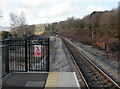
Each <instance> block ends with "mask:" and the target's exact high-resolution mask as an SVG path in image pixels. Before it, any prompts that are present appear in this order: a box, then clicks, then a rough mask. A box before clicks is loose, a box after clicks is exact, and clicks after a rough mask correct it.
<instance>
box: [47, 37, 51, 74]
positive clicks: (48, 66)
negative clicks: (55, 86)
mask: <svg viewBox="0 0 120 89" xmlns="http://www.w3.org/2000/svg"><path fill="white" fill-rule="evenodd" d="M49 43H50V42H49V38H48V54H47V55H48V58H47V64H48V65H47V68H48V69H47V71H48V72H49V69H50V63H49V62H50V61H49V59H50V55H49V49H50V48H49Z"/></svg>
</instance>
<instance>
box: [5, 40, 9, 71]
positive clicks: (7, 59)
mask: <svg viewBox="0 0 120 89" xmlns="http://www.w3.org/2000/svg"><path fill="white" fill-rule="evenodd" d="M5 69H6V70H5V72H8V71H9V40H6V41H5Z"/></svg>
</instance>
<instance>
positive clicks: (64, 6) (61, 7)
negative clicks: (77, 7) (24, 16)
mask: <svg viewBox="0 0 120 89" xmlns="http://www.w3.org/2000/svg"><path fill="white" fill-rule="evenodd" d="M73 8H74V6H73V5H71V4H70V3H60V4H57V5H55V6H51V7H50V8H49V9H46V10H45V9H44V10H41V11H40V12H39V14H38V16H39V17H55V16H62V15H65V14H69V13H70V12H71V11H72V10H73Z"/></svg>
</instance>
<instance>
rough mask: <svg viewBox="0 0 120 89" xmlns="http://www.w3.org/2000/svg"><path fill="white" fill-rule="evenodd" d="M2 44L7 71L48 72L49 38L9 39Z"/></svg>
mask: <svg viewBox="0 0 120 89" xmlns="http://www.w3.org/2000/svg"><path fill="white" fill-rule="evenodd" d="M3 44H4V45H3V50H4V51H3V52H4V53H3V54H4V55H3V58H4V59H3V60H5V68H6V70H7V71H49V38H40V37H38V38H30V37H27V38H25V39H24V38H11V39H9V40H5V41H3ZM8 65H9V66H8Z"/></svg>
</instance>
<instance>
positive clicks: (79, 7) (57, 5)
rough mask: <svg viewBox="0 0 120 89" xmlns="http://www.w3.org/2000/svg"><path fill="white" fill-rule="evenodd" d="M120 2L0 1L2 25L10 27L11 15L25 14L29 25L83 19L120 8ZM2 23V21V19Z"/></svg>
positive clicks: (116, 0)
mask: <svg viewBox="0 0 120 89" xmlns="http://www.w3.org/2000/svg"><path fill="white" fill-rule="evenodd" d="M118 1H119V0H99V1H98V0H90V1H88V0H0V11H2V13H3V20H2V23H0V24H2V25H4V26H9V23H10V17H9V13H10V12H12V13H16V14H18V15H19V14H20V13H21V12H24V13H25V15H26V19H27V24H40V23H52V22H57V21H62V20H66V19H67V18H68V17H75V18H83V17H84V16H85V15H88V14H90V13H91V12H93V11H105V10H111V9H113V8H116V7H118ZM0 22H1V19H0Z"/></svg>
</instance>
